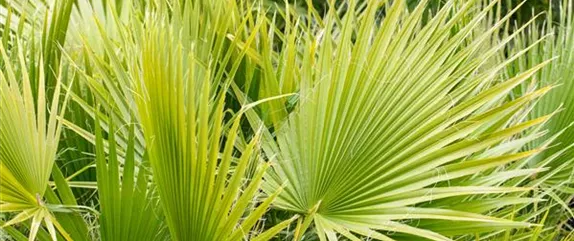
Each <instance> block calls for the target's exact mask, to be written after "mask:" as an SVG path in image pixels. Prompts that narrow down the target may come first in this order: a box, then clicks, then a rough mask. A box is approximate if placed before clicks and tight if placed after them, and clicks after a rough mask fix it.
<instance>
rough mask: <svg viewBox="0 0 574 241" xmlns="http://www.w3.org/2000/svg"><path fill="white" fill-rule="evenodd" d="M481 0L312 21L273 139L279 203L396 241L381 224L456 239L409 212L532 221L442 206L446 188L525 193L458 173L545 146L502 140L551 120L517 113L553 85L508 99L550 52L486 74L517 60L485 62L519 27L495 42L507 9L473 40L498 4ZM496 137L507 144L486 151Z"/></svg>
mask: <svg viewBox="0 0 574 241" xmlns="http://www.w3.org/2000/svg"><path fill="white" fill-rule="evenodd" d="M474 4H475V3H473V2H467V3H465V4H463V5H462V6H457V7H454V6H453V5H454V2H453V1H450V2H448V3H447V4H446V5H445V7H443V8H442V9H441V10H440V11H439V12H438V13H437V15H436V16H434V17H433V18H432V19H431V20H429V21H428V23H427V24H426V25H422V26H421V24H420V23H421V21H422V19H423V12H424V5H420V6H418V7H417V8H416V9H415V10H414V11H413V12H410V13H409V12H407V10H406V8H405V5H404V1H395V2H394V3H393V4H392V5H387V8H386V10H387V13H386V16H385V18H384V19H382V20H381V23H380V24H378V23H377V19H376V12H377V11H376V9H377V3H371V4H370V5H369V6H368V8H367V9H366V10H365V12H364V15H361V17H357V14H356V13H354V12H353V11H349V12H348V13H347V14H346V15H345V16H344V17H343V18H342V19H341V20H340V21H339V20H338V19H337V16H335V15H334V13H333V12H331V13H330V14H328V15H327V17H326V19H325V20H324V21H325V22H326V26H325V27H324V28H320V29H318V30H316V31H313V32H318V33H319V36H315V35H310V36H307V37H305V38H304V39H302V40H301V41H302V42H301V43H300V45H304V46H305V50H304V51H303V53H304V55H305V56H304V57H303V60H302V62H301V66H305V69H308V70H310V71H307V72H302V74H301V77H300V82H301V83H300V86H301V90H300V92H301V94H300V99H299V103H298V105H297V108H296V111H295V112H294V113H293V114H291V115H290V116H289V117H288V120H286V121H285V123H284V124H283V126H282V127H281V128H280V129H279V130H277V131H276V133H275V134H276V138H277V145H276V146H274V145H273V142H266V143H265V144H267V145H269V147H267V148H266V149H267V150H271V151H270V152H269V151H268V153H267V155H268V156H273V155H274V154H275V155H276V156H275V157H276V159H277V160H276V161H275V162H276V165H274V166H273V169H272V171H271V172H270V173H269V181H268V182H266V186H265V188H266V190H273V189H274V188H277V187H278V186H281V185H284V184H285V185H287V186H286V187H285V190H284V192H282V193H281V194H280V195H279V196H278V199H277V201H276V202H275V205H276V207H277V208H281V209H286V210H290V211H294V212H297V213H301V214H306V215H307V216H308V220H312V222H313V223H314V225H315V228H316V231H317V234H318V236H319V238H320V239H321V240H324V239H329V240H335V239H336V238H337V233H338V234H339V235H342V236H344V237H346V238H348V239H351V240H355V239H358V238H359V237H360V236H370V237H372V238H376V239H380V240H390V237H389V236H388V235H385V234H383V232H377V230H380V231H389V232H398V233H404V234H409V235H412V236H419V237H424V238H427V239H431V240H451V239H450V238H449V237H447V236H450V235H452V232H443V231H440V230H439V229H434V228H424V227H421V228H419V227H417V226H416V225H407V224H403V223H402V222H404V221H405V220H419V219H420V220H447V221H450V223H449V224H448V225H454V226H451V227H454V229H455V230H456V227H457V226H456V224H457V223H458V224H461V225H464V224H475V225H482V227H483V228H485V229H482V230H481V232H483V231H488V230H495V229H503V228H513V227H514V228H518V227H528V226H529V224H527V223H524V222H513V221H511V220H505V219H500V218H495V217H490V216H487V215H482V214H481V212H470V211H469V212H467V211H458V210H453V209H450V208H449V207H448V206H439V205H434V202H435V201H434V200H437V199H441V198H446V197H453V196H468V195H476V194H488V193H512V192H524V191H525V189H523V188H515V187H507V186H504V185H502V184H503V183H504V181H505V179H504V178H503V180H502V181H501V182H499V183H496V184H490V185H488V184H483V183H480V182H478V181H474V182H466V183H465V182H460V181H459V180H460V179H459V178H460V177H464V176H468V175H474V174H478V173H481V172H483V171H487V170H489V169H491V168H494V167H496V166H500V165H506V164H508V163H512V162H514V161H517V160H522V159H523V158H527V157H529V156H531V155H533V154H535V153H537V151H534V152H523V153H516V154H515V153H513V150H514V149H515V148H516V147H513V146H507V145H501V144H502V143H504V142H506V141H508V140H510V139H511V138H513V136H515V135H517V134H519V133H521V132H523V131H525V130H529V129H531V128H532V127H536V126H538V125H540V124H541V123H545V122H546V121H547V120H548V116H545V117H541V118H538V119H534V120H531V121H524V122H522V123H518V124H512V122H509V121H510V120H511V118H512V117H513V115H514V114H516V113H518V111H519V110H522V109H524V108H526V107H527V105H528V104H529V103H531V101H532V100H535V99H537V98H538V97H539V96H540V95H541V94H544V93H545V92H546V91H547V89H546V90H543V91H540V92H537V93H532V94H529V95H527V96H525V97H524V98H521V99H520V100H519V101H513V102H509V103H506V104H501V103H502V101H503V100H504V96H505V95H506V94H507V93H509V92H510V91H511V90H512V89H513V88H514V87H516V86H517V85H519V84H520V83H522V82H524V81H525V80H527V79H528V78H529V77H530V76H532V75H533V74H534V73H536V71H537V70H539V69H540V68H541V67H542V66H544V64H545V63H543V64H541V65H538V66H535V67H533V68H532V69H529V70H527V71H525V72H524V73H522V74H520V75H518V76H516V77H515V78H512V79H507V80H504V81H502V82H501V83H500V84H496V85H494V86H492V87H489V86H487V85H484V83H494V82H496V81H495V80H496V78H497V75H498V74H499V72H500V71H501V70H502V69H503V68H504V66H505V64H507V63H502V64H500V65H498V66H494V67H489V68H486V67H485V66H484V63H485V62H486V61H488V60H489V59H490V58H492V57H493V56H494V55H493V54H495V53H496V52H497V51H498V50H499V49H501V48H502V47H503V46H504V43H505V42H504V41H508V40H509V39H510V38H508V39H506V40H504V41H503V43H501V44H500V45H496V46H493V47H490V48H489V49H486V50H484V46H485V41H487V40H488V39H489V38H491V37H492V34H493V33H494V32H496V29H497V28H498V27H500V25H502V23H503V22H504V21H505V20H506V18H505V19H502V20H500V22H498V23H497V24H496V25H495V26H494V27H492V28H491V29H488V30H487V31H485V32H483V33H481V34H480V35H479V36H476V37H474V38H473V39H470V40H469V39H468V38H467V36H468V35H469V34H470V33H471V31H473V29H474V28H475V27H476V26H477V25H478V24H479V23H480V21H482V19H483V18H484V17H485V16H486V14H487V12H488V11H489V8H490V7H492V6H493V5H494V3H492V4H490V5H489V6H488V7H487V8H485V9H483V10H481V11H478V12H477V11H475V10H473V8H472V7H473V6H475V5H474ZM349 9H354V7H353V5H352V2H351V5H350V6H349ZM454 10H456V11H454ZM339 23H340V24H339ZM352 26H358V27H357V28H353V27H352ZM453 29H456V31H455V32H454V33H453ZM317 42H318V43H319V44H318V48H317V49H315V46H316V45H315V44H314V43H317ZM519 54H522V53H519ZM519 54H518V55H519ZM513 58H516V56H514V57H511V58H510V59H513ZM290 68H292V69H297V67H296V66H292V67H290ZM508 123H510V124H508ZM499 145H500V146H499ZM491 148H498V149H500V150H499V151H498V153H488V152H485V151H486V150H487V149H491ZM535 172H537V171H536V170H530V171H527V172H526V173H524V174H523V175H531V174H534V173H535ZM509 179H510V178H509ZM457 184H459V185H460V186H458V185H457ZM434 193H436V195H434ZM428 195H430V196H428ZM310 222H311V221H307V222H303V224H302V226H301V229H303V230H304V229H306V225H309V224H310ZM305 224H306V225H305ZM459 228H460V229H462V227H459ZM412 236H411V237H412Z"/></svg>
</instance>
